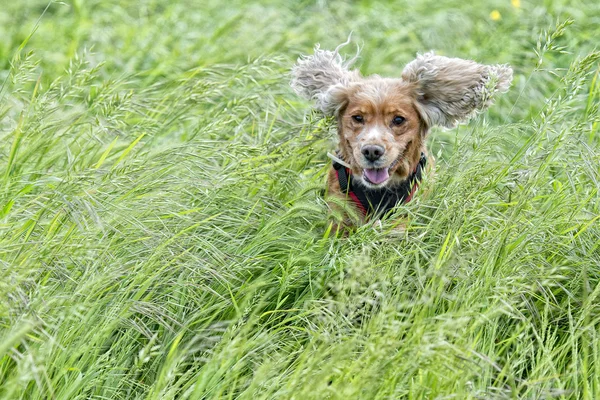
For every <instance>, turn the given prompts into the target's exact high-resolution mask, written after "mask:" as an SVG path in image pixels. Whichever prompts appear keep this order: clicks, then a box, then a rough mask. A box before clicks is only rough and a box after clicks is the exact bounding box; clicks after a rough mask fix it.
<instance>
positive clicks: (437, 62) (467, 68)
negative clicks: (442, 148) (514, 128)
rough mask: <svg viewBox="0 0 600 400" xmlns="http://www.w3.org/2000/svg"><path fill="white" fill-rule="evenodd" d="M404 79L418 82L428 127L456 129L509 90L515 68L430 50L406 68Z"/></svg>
mask: <svg viewBox="0 0 600 400" xmlns="http://www.w3.org/2000/svg"><path fill="white" fill-rule="evenodd" d="M402 79H403V80H404V81H407V82H413V83H415V84H416V95H417V108H418V109H419V112H420V113H421V115H422V117H423V118H424V120H425V122H426V123H427V125H428V126H432V125H441V126H444V127H447V128H452V127H454V126H455V125H456V124H457V123H458V122H462V121H466V120H467V119H469V118H470V117H471V116H472V115H473V114H474V113H475V112H477V111H482V110H484V109H486V108H487V107H489V106H490V105H492V103H493V102H494V95H495V94H496V93H497V92H506V91H507V90H508V88H509V86H510V83H511V81H512V68H510V67H509V66H508V65H482V64H477V63H476V62H474V61H469V60H462V59H460V58H448V57H442V56H436V55H435V54H433V53H426V54H423V55H419V56H417V59H416V60H414V61H411V62H410V63H409V64H408V65H407V66H406V67H404V70H403V71H402Z"/></svg>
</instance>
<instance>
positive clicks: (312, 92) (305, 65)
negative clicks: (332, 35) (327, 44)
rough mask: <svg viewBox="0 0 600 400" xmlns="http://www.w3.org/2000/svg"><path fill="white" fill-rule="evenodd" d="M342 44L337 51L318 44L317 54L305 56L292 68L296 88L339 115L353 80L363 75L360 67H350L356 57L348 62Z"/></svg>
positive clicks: (318, 104)
mask: <svg viewBox="0 0 600 400" xmlns="http://www.w3.org/2000/svg"><path fill="white" fill-rule="evenodd" d="M345 44H347V43H343V44H341V45H340V46H338V47H337V48H336V49H335V50H334V51H328V50H320V49H319V45H316V46H315V54H313V55H312V56H303V57H300V58H299V59H298V62H297V63H296V65H294V67H293V68H292V82H291V83H290V84H291V86H292V88H293V89H294V90H295V92H296V93H297V94H299V95H300V96H302V97H304V98H305V99H307V100H315V103H316V104H315V106H316V108H317V109H319V110H321V111H322V112H323V113H324V114H325V115H328V116H330V115H336V114H337V113H338V112H339V110H340V109H341V108H342V107H343V106H344V104H345V102H346V99H347V95H346V93H347V92H346V90H347V88H348V86H349V85H350V83H351V82H353V81H357V80H359V79H360V73H359V72H358V71H357V70H353V71H350V70H349V67H350V65H352V63H353V62H354V60H355V59H356V57H354V58H352V59H351V60H349V61H347V62H344V60H343V59H342V56H340V54H339V49H340V48H341V47H342V46H343V45H345Z"/></svg>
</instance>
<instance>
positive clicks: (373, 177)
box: [365, 168, 390, 185]
mask: <svg viewBox="0 0 600 400" xmlns="http://www.w3.org/2000/svg"><path fill="white" fill-rule="evenodd" d="M365 176H366V177H367V179H368V180H370V181H371V182H372V183H374V184H376V185H379V184H380V183H382V182H385V181H386V180H387V179H388V178H389V177H390V174H389V172H388V169H387V168H379V169H377V168H372V169H365Z"/></svg>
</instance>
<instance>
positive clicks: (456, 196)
mask: <svg viewBox="0 0 600 400" xmlns="http://www.w3.org/2000/svg"><path fill="white" fill-rule="evenodd" d="M351 32H352V38H353V45H358V46H360V47H361V49H362V50H361V57H360V59H359V62H358V64H357V66H359V67H360V69H361V71H362V72H363V73H364V74H371V73H378V74H381V75H386V76H399V75H400V72H401V71H402V68H403V66H404V65H405V64H406V63H407V62H409V61H410V60H412V59H413V58H414V57H415V54H416V53H417V52H424V51H428V50H435V51H436V52H438V53H439V54H442V55H448V56H456V57H463V58H469V59H475V60H477V61H479V62H484V63H508V64H511V65H512V66H513V68H514V70H515V80H514V83H513V87H512V88H511V90H510V91H509V93H507V94H506V95H504V96H502V97H501V98H499V100H498V101H497V103H496V105H494V106H493V107H492V108H491V109H490V111H489V112H486V113H485V114H484V115H481V116H478V117H477V118H476V119H475V120H473V121H472V122H470V123H469V124H468V125H464V126H461V127H459V128H457V129H455V130H451V131H441V130H434V131H433V132H432V133H431V135H430V138H429V140H430V146H431V148H432V149H433V153H434V154H435V155H436V156H437V163H438V166H437V171H436V177H435V179H434V180H432V181H429V182H425V189H430V190H431V193H432V194H431V196H430V197H428V198H420V197H419V196H417V199H416V200H415V201H414V202H411V204H409V205H407V206H405V207H401V210H399V214H404V213H408V214H409V215H410V219H409V221H410V223H409V226H408V231H407V234H406V236H403V237H398V236H397V235H392V234H390V232H389V231H390V229H391V228H392V225H393V221H388V222H386V223H384V227H383V232H379V231H376V230H374V229H373V228H372V227H371V226H365V227H363V228H361V229H359V230H358V232H356V233H355V234H354V235H352V236H351V237H349V238H347V239H339V238H333V237H330V236H329V234H328V231H327V226H326V215H327V208H326V206H325V204H324V202H323V200H322V199H321V197H320V190H321V189H322V188H323V186H324V176H325V172H326V170H327V168H328V167H329V163H328V159H327V157H326V156H325V153H326V151H327V150H329V149H333V148H334V147H335V135H334V130H333V127H332V124H331V121H324V120H321V119H320V117H319V116H318V115H317V114H315V113H311V112H310V111H309V104H307V103H306V102H303V101H301V100H299V99H298V98H296V97H295V96H294V95H293V93H292V91H291V89H290V88H289V86H288V81H289V69H290V67H291V66H292V65H293V63H294V62H295V60H296V58H297V57H298V56H299V55H300V54H308V53H310V52H311V51H312V47H313V46H314V44H315V43H321V46H322V47H323V48H333V47H335V46H337V45H338V44H339V43H341V42H343V41H345V40H346V38H347V37H348V35H349V34H350V33H351ZM599 36H600V3H598V2H596V1H524V0H523V1H519V0H512V1H508V0H506V1H504V0H503V1H489V2H485V3H465V2H460V1H454V0H439V1H421V2H412V3H411V2H405V1H398V2H394V3H393V4H388V3H385V2H382V3H378V2H374V1H369V0H366V1H352V2H342V1H316V2H315V1H299V2H281V1H265V2H260V3H255V2H252V3H250V2H244V1H232V2H228V3H227V4H224V3H222V2H217V1H213V0H207V1H203V2H201V3H200V2H196V1H191V0H190V1H186V0H182V1H176V2H175V1H166V0H153V1H151V0H140V1H136V2H134V1H128V2H127V1H126V2H123V1H112V0H109V1H95V0H91V1H83V0H74V1H66V2H58V1H57V2H50V3H48V2H47V1H38V0H24V1H20V2H11V3H8V2H6V4H3V6H2V8H1V9H0V82H2V86H1V89H0V136H1V138H2V140H1V141H0V166H1V168H0V174H1V178H0V185H1V188H2V189H1V191H0V275H1V276H0V299H2V301H1V302H0V397H1V398H7V399H13V398H23V399H36V398H39V399H48V398H52V399H74V398H86V399H87V398H120V399H130V398H148V399H168V398H196V399H200V398H269V399H270V398H296V399H311V398H314V399H322V398H332V399H335V398H357V399H358V398H360V399H362V398H378V399H383V398H385V399H388V398H389V399H396V398H410V399H420V398H486V399H487V398H497V399H503V398H553V397H556V398H589V399H593V398H597V397H598V395H599V393H600V379H599V378H598V376H600V373H599V370H598V368H600V367H599V366H598V363H599V362H600V354H599V352H600V338H599V337H598V334H597V328H598V323H599V321H600V310H599V309H598V305H597V296H598V294H599V293H600V286H598V283H599V276H600V251H599V247H600V229H599V228H598V223H597V220H598V218H599V217H598V215H600V213H599V206H598V204H599V200H600V199H599V195H598V187H599V183H598V182H599V180H598V178H599V170H598V165H599V161H600V153H599V150H598V135H597V132H598V120H599V116H598V105H599V96H600V95H599V93H600V90H599V89H598V83H597V76H598V59H599V58H600V53H598V51H597V50H596V49H597V38H598V37H599ZM345 51H347V52H348V55H351V54H353V53H354V52H355V48H354V47H353V46H348V47H346V48H345Z"/></svg>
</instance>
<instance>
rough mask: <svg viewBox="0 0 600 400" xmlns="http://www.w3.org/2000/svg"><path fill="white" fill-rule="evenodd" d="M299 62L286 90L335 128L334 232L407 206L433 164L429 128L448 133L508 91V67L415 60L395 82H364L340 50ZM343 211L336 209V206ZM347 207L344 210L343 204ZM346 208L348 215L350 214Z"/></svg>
mask: <svg viewBox="0 0 600 400" xmlns="http://www.w3.org/2000/svg"><path fill="white" fill-rule="evenodd" d="M346 44H348V42H346V43H343V44H341V45H340V46H338V47H337V48H336V49H335V50H334V51H328V50H321V49H320V47H319V45H316V46H315V49H314V54H313V55H311V56H301V57H300V58H299V59H298V61H297V63H296V65H294V67H293V68H292V81H291V86H292V88H293V89H294V90H295V92H296V93H297V94H298V95H300V96H302V97H304V98H305V99H307V100H312V101H314V103H315V107H316V109H317V110H320V111H321V112H322V113H323V114H324V115H325V116H327V117H334V118H335V120H336V122H337V131H338V139H339V149H338V151H337V153H336V154H335V155H333V154H329V156H330V157H331V158H332V159H333V162H332V166H331V168H330V170H329V173H328V175H327V187H328V195H329V196H332V197H333V198H331V197H330V201H329V204H330V208H331V209H332V210H338V211H341V214H342V215H343V216H344V217H342V218H341V221H337V222H334V229H335V230H336V231H337V230H338V229H340V228H343V229H349V228H351V227H352V226H353V225H354V224H353V222H352V220H351V219H350V218H349V217H348V213H347V212H343V210H344V209H346V210H352V209H353V212H354V214H355V215H358V216H359V223H364V222H365V221H368V220H369V219H372V218H380V217H383V216H384V215H386V214H388V213H390V211H392V210H393V209H394V207H395V206H397V205H398V204H401V203H407V202H409V201H410V200H411V199H412V198H413V196H414V194H415V190H416V188H417V186H418V184H419V181H420V180H421V178H422V176H423V174H424V172H425V167H426V165H427V164H429V165H430V166H431V161H432V159H431V157H430V156H429V155H428V153H427V149H426V138H427V134H428V132H429V130H430V128H431V127H433V126H436V125H437V126H441V127H444V128H453V127H455V126H456V124H458V123H461V122H465V121H467V120H468V119H469V118H470V117H471V116H473V115H474V114H475V113H477V112H479V111H482V110H485V109H486V108H487V107H489V106H490V105H492V103H493V101H494V97H495V95H496V94H497V93H503V92H506V91H507V90H508V88H509V87H510V84H511V82H512V69H511V68H510V66H508V65H482V64H478V63H476V62H474V61H470V60H464V59H459V58H449V57H444V56H438V55H436V54H434V53H433V52H429V53H425V54H422V55H417V57H416V59H415V60H413V61H411V62H409V63H408V64H407V65H406V66H405V67H404V69H403V70H402V73H401V76H400V78H385V77H381V76H378V75H370V76H364V77H363V76H362V75H361V74H360V72H359V71H358V70H357V69H350V67H351V66H352V64H353V63H354V61H355V60H356V58H357V56H358V54H357V56H356V57H354V58H352V59H351V60H349V61H344V59H343V58H342V56H341V55H340V53H339V51H340V49H341V48H342V47H343V46H344V45H346ZM344 202H346V206H344V207H340V204H344ZM348 203H349V204H348ZM348 206H349V207H350V208H348Z"/></svg>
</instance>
